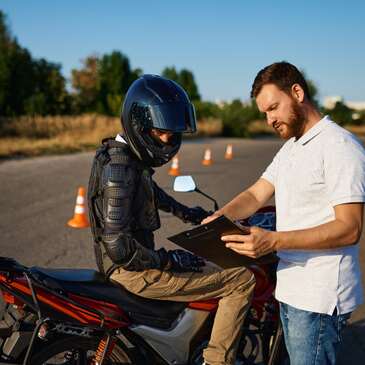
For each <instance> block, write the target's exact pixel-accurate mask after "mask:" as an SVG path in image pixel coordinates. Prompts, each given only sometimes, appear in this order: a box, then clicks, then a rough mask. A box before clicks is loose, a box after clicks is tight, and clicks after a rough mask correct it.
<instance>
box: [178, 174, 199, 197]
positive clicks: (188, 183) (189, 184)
mask: <svg viewBox="0 0 365 365" xmlns="http://www.w3.org/2000/svg"><path fill="white" fill-rule="evenodd" d="M195 190H196V184H195V181H194V179H193V178H192V176H190V175H186V176H176V177H175V181H174V191H177V192H179V193H189V192H191V191H195Z"/></svg>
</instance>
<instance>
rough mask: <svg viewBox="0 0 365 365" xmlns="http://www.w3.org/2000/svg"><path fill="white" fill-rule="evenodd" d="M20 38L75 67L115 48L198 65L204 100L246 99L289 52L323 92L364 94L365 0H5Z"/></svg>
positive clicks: (0, 1) (354, 97) (140, 57)
mask: <svg viewBox="0 0 365 365" xmlns="http://www.w3.org/2000/svg"><path fill="white" fill-rule="evenodd" d="M0 9H1V10H2V11H3V12H5V14H6V15H7V20H8V25H9V26H10V29H11V32H12V34H13V35H14V36H16V38H17V40H18V42H19V43H20V44H21V45H22V46H23V47H26V48H28V49H29V50H30V52H31V53H32V55H33V56H34V57H36V58H41V57H42V58H45V59H47V60H48V61H51V62H56V63H59V64H61V66H62V69H61V70H62V73H63V74H64V76H65V77H66V78H68V79H69V78H70V75H71V70H72V69H75V68H76V69H77V68H78V69H79V68H81V67H82V63H81V60H82V59H84V58H86V57H87V56H89V55H91V54H99V55H102V54H105V53H110V52H112V51H113V50H119V51H121V52H122V53H123V54H125V55H126V56H128V58H129V60H130V64H131V67H132V68H141V69H142V70H143V72H144V73H153V74H161V72H162V70H163V69H164V68H165V67H166V66H169V67H170V66H175V67H176V68H177V69H178V70H181V69H182V68H186V69H189V70H191V71H192V72H193V73H194V76H195V79H196V82H197V84H198V87H199V92H200V94H201V95H202V98H203V100H211V101H215V100H232V99H235V98H239V99H242V100H247V99H249V95H250V89H251V85H252V82H253V79H254V78H255V76H256V74H257V72H258V71H259V70H260V69H261V68H263V67H265V66H267V65H269V64H271V63H272V62H276V61H282V60H286V61H289V62H291V63H293V64H295V65H296V66H297V67H298V68H300V69H301V70H303V71H304V72H305V74H306V76H307V77H308V78H309V79H311V80H313V81H314V83H315V84H316V86H317V87H318V89H319V97H320V100H322V101H323V98H324V97H326V96H333V95H336V96H337V95H338V96H342V97H343V98H344V99H345V100H346V101H365V1H360V0H347V1H338V0H332V1H329V0H305V1H295V0H291V1H289V0H288V1H287V0H285V1H284V0H272V1H268V0H261V1H257V0H256V1H255V0H251V1H247V0H241V1H239V0H225V1H223V0H220V1H217V0H183V1H173V0H170V1H167V0H153V1H151V0H150V1H145V0H139V1H127V0H103V1H100V0H99V1H97V0H83V1H82V0H78V1H77V0H72V1H71V0H62V1H50V0H47V1H46V0H32V1H24V0H23V1H22V0H0Z"/></svg>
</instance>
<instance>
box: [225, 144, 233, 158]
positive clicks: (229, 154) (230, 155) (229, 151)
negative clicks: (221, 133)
mask: <svg viewBox="0 0 365 365" xmlns="http://www.w3.org/2000/svg"><path fill="white" fill-rule="evenodd" d="M224 158H225V159H226V160H232V158H233V147H232V145H231V144H228V145H227V148H226V153H225V155H224Z"/></svg>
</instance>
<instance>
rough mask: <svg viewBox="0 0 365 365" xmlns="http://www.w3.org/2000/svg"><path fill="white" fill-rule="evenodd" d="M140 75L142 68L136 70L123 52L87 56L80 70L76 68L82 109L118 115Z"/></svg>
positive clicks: (77, 100)
mask: <svg viewBox="0 0 365 365" xmlns="http://www.w3.org/2000/svg"><path fill="white" fill-rule="evenodd" d="M140 74H141V70H140V69H135V70H132V69H131V67H130V63H129V59H128V57H127V56H125V55H124V54H123V53H121V52H119V51H113V52H112V53H110V54H105V55H103V56H102V57H98V56H96V55H92V56H89V57H87V58H86V59H85V60H84V61H83V67H82V68H81V69H80V70H72V86H73V88H74V90H75V95H74V97H75V103H76V108H77V110H78V112H89V111H93V112H97V113H100V114H107V115H118V114H119V112H120V107H121V103H122V101H123V98H124V95H125V94H126V92H127V90H128V88H129V86H130V84H131V83H132V82H133V81H134V80H136V79H137V78H138V77H139V76H140Z"/></svg>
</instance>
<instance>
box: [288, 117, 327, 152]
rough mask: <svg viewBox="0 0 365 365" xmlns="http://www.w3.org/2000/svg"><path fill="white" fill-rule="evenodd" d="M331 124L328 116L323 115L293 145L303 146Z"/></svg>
mask: <svg viewBox="0 0 365 365" xmlns="http://www.w3.org/2000/svg"><path fill="white" fill-rule="evenodd" d="M329 123H332V121H331V119H330V118H329V116H328V115H325V116H324V117H323V118H322V119H321V120H320V121H319V122H317V123H316V124H315V125H314V126H313V127H312V128H310V129H309V130H308V131H307V132H306V133H304V134H303V135H302V136H301V137H300V138H299V139H298V140H297V141H295V143H300V144H301V145H305V144H306V143H308V142H309V141H310V140H311V139H313V138H314V137H316V136H317V135H318V134H319V133H321V132H322V130H323V129H324V128H325V127H326V126H327V125H328V124H329Z"/></svg>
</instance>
